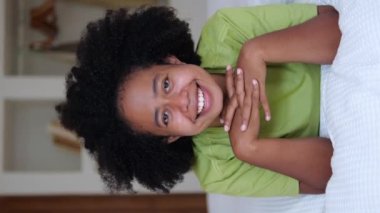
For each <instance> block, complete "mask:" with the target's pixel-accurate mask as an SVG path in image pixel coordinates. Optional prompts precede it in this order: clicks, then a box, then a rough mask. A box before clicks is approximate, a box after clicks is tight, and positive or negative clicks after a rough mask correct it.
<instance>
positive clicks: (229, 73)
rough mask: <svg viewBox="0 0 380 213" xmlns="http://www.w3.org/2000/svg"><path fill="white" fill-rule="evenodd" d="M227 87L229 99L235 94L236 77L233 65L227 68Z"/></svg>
mask: <svg viewBox="0 0 380 213" xmlns="http://www.w3.org/2000/svg"><path fill="white" fill-rule="evenodd" d="M226 87H227V94H228V98H231V97H232V96H233V95H234V93H235V86H234V76H233V70H232V66H231V65H227V67H226Z"/></svg>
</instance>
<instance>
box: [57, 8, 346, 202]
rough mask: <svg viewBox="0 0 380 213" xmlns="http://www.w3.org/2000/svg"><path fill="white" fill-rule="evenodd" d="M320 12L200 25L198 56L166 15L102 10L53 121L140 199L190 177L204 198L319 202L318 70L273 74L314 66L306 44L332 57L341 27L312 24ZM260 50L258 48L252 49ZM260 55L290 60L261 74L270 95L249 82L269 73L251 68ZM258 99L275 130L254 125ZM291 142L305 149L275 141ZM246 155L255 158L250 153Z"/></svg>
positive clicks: (247, 16)
mask: <svg viewBox="0 0 380 213" xmlns="http://www.w3.org/2000/svg"><path fill="white" fill-rule="evenodd" d="M318 9H319V7H317V6H316V5H271V6H262V7H252V8H236V9H225V10H221V11H219V12H217V13H216V14H215V15H214V16H213V17H212V18H211V19H210V20H209V21H208V22H207V23H206V25H205V27H204V30H203V32H202V35H201V39H200V42H199V44H198V50H197V53H196V52H195V51H194V50H193V46H194V44H193V41H192V40H191V36H190V32H189V28H188V25H187V23H186V22H184V21H181V20H179V19H178V18H177V17H176V15H175V12H174V10H173V9H172V8H167V7H151V8H141V9H139V10H137V11H136V12H134V13H128V12H127V11H125V10H118V11H110V12H108V13H107V15H106V17H105V18H104V19H101V20H99V21H97V22H94V23H90V24H89V25H88V27H87V32H86V33H85V34H84V36H83V37H82V39H81V42H80V45H79V48H78V52H77V56H78V63H77V65H76V66H75V67H73V68H72V70H71V71H70V73H69V74H68V77H67V100H66V102H64V103H61V104H60V105H58V106H57V111H58V112H59V114H60V118H61V122H62V123H63V125H64V126H65V127H67V128H69V129H71V130H74V131H75V132H76V133H77V134H78V135H80V136H81V137H83V138H84V139H85V143H84V144H85V147H86V148H87V149H88V150H89V151H90V153H92V154H93V156H94V157H95V159H96V160H97V162H98V164H99V172H100V174H101V176H102V178H103V180H104V181H105V182H106V183H107V184H108V186H109V187H110V188H111V189H112V190H116V191H119V190H133V187H132V184H131V182H132V181H133V180H134V179H137V181H139V182H140V183H141V184H143V185H144V186H146V187H147V188H148V189H151V190H154V191H163V192H169V190H170V189H171V188H172V187H173V186H174V185H175V184H176V183H177V182H179V181H181V180H182V178H183V174H184V173H185V172H187V171H189V170H190V168H191V167H192V168H193V170H194V171H195V173H196V175H197V176H198V179H199V181H200V182H201V185H202V186H203V187H204V189H205V190H206V191H208V192H216V193H224V194H234V195H245V196H289V195H297V194H298V193H322V192H324V188H325V184H326V182H327V179H328V178H329V177H330V175H331V170H330V167H329V163H330V157H331V153H332V150H331V144H330V142H329V141H328V140H326V139H322V138H318V137H316V136H317V135H318V126H319V97H320V94H319V91H320V80H319V79H320V73H319V66H317V65H311V64H296V63H292V64H278V62H287V61H289V60H290V61H293V58H292V57H295V58H296V59H297V60H300V61H303V60H304V58H303V57H304V56H306V57H305V58H307V59H310V58H312V59H315V58H316V59H315V61H318V59H319V58H318V56H319V55H317V56H315V55H313V54H314V52H310V51H307V50H309V48H312V49H314V47H313V46H311V47H310V44H317V47H319V48H320V49H323V50H324V51H327V52H328V50H330V49H331V50H332V51H333V53H334V48H330V46H329V45H333V46H334V45H336V41H339V39H336V38H339V37H340V34H339V31H338V30H336V29H337V26H336V25H335V24H336V20H337V17H336V16H334V11H333V10H332V12H331V13H332V14H323V15H318ZM326 16H328V17H327V18H326ZM329 17H330V18H329ZM309 19H310V21H308V20H309ZM237 23H238V24H237ZM322 24H323V25H322ZM289 26H295V27H290V28H288V27H289ZM270 32H273V33H270ZM316 32H321V33H326V32H330V34H329V33H326V34H328V36H327V37H326V38H328V39H327V40H328V41H330V38H332V39H335V40H333V41H332V42H330V43H331V44H330V43H328V42H327V43H328V45H324V44H326V42H319V40H318V39H320V37H318V36H314V37H313V36H312V37H309V36H304V35H305V33H309V34H307V35H320V34H317V33H316ZM265 33H268V34H265ZM295 33H296V34H295ZM264 34H265V35H264ZM278 35H281V36H280V37H278ZM266 38H269V39H268V40H265V39H266ZM273 38H274V39H273ZM309 38H313V39H315V40H317V41H318V42H313V41H312V42H310V41H309V40H307V39H309ZM305 39H306V40H307V41H304V40H305ZM323 39H325V38H323ZM256 40H259V41H263V43H260V44H265V45H264V46H256V44H257V43H256V42H255V41H256ZM295 40H297V42H299V41H301V44H302V45H304V44H305V46H306V47H307V48H305V50H303V52H301V53H298V52H294V53H293V52H292V51H291V50H289V49H287V48H289V47H293V46H292V45H294V48H299V47H298V45H299V44H298V43H297V42H294V41H295ZM325 40H326V39H325ZM277 41H282V42H284V43H287V44H290V45H282V43H276V42H277ZM252 43H253V44H254V45H252ZM271 44H276V45H271ZM268 46H269V47H271V48H269V49H270V50H272V52H271V51H267V52H265V53H274V52H277V50H278V52H282V53H286V54H281V56H285V59H284V61H278V60H280V59H281V60H282V59H283V58H281V57H277V56H278V55H276V54H274V55H275V56H276V57H277V58H276V57H274V58H275V61H270V60H269V62H275V63H277V64H271V65H269V66H268V67H267V69H268V74H267V76H266V77H267V85H266V88H263V87H262V86H263V85H265V84H264V83H265V82H262V81H261V80H262V79H261V78H257V79H258V80H259V83H260V84H257V81H256V86H252V84H251V83H248V84H247V83H245V82H244V79H248V80H249V82H251V81H252V80H253V79H254V78H252V75H255V74H257V70H258V69H259V68H262V67H264V68H263V69H264V71H266V69H265V68H266V67H265V64H264V66H257V65H262V64H260V63H256V62H257V61H259V62H260V60H261V59H262V58H260V57H261V56H262V55H265V56H272V55H271V54H257V55H256V54H252V53H262V52H261V50H267V49H265V48H264V49H262V47H268ZM326 46H327V47H326ZM252 47H254V48H252ZM334 47H335V46H334ZM300 49H301V50H302V48H300ZM325 49H327V50H325ZM240 50H241V52H240ZM247 50H249V51H247ZM245 51H247V52H245ZM305 51H306V52H305ZM316 52H317V53H318V51H316ZM198 54H199V55H200V56H199V55H198ZM239 54H240V56H244V57H243V59H241V58H239ZM310 55H311V56H312V57H309V56H310ZM330 55H333V54H330ZM245 56H253V57H245ZM259 56H260V57H259ZM299 56H302V57H301V58H297V57H299ZM313 56H314V57H313ZM200 58H202V63H201V61H200ZM269 59H272V58H269ZM306 61H307V60H306ZM315 61H307V62H314V63H316V62H315ZM252 63H253V65H252ZM255 63H256V64H255ZM228 64H231V65H233V66H234V65H239V66H242V68H243V70H244V75H243V70H241V69H239V70H240V71H239V72H237V74H236V75H235V74H234V76H233V74H232V71H230V72H227V74H226V75H225V71H224V67H226V66H227V65H228ZM246 68H247V69H246ZM259 71H260V70H259ZM244 86H246V87H244ZM259 86H260V89H259V88H258V87H259ZM265 89H266V91H267V93H268V94H269V103H270V104H271V115H272V117H273V120H272V121H271V122H266V123H263V122H261V123H262V124H261V126H260V122H259V120H263V119H262V117H263V116H262V115H260V116H259V112H258V110H259V109H258V104H254V103H257V99H258V97H257V95H258V91H263V90H265ZM252 90H254V91H252ZM235 92H236V94H238V95H239V97H242V99H244V106H248V107H247V109H250V110H251V114H253V115H254V116H251V117H252V119H250V120H249V125H248V123H247V126H246V127H247V128H246V131H241V130H240V125H241V123H242V122H241V121H242V112H241V110H242V109H243V107H241V106H239V107H237V105H236V104H235V105H234V103H237V102H236V99H235V97H236V96H235V95H234V93H235ZM243 93H246V94H247V95H246V96H244V94H243ZM254 95H256V96H254ZM261 97H262V96H261V94H260V98H261ZM247 100H248V101H247ZM238 102H240V100H239V101H238ZM234 106H235V108H234ZM231 108H232V109H233V110H232V111H231ZM225 110H230V111H229V112H227V113H231V112H232V115H233V119H232V122H231V123H230V124H228V122H229V120H225V121H226V122H225V123H224V125H225V127H227V128H225V129H226V130H229V127H231V128H230V129H231V130H230V131H229V132H224V131H223V126H222V124H220V123H219V118H220V117H222V116H223V115H224V111H225ZM248 114H249V113H248ZM244 118H245V117H244ZM228 125H230V126H228ZM259 127H260V128H259ZM259 135H260V137H266V138H269V139H262V140H261V138H259V137H258V136H259ZM290 137H301V138H300V139H297V140H292V139H283V138H290ZM278 138H280V139H278ZM261 141H262V143H261ZM253 146H255V147H259V149H255V150H260V151H255V152H253V151H252V150H254V149H252V147H253ZM289 165H292V166H289ZM280 173H281V174H280Z"/></svg>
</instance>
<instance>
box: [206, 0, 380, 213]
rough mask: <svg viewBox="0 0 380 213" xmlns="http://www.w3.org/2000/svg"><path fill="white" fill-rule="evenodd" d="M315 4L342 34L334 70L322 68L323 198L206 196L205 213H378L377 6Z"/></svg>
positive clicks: (373, 1) (371, 2)
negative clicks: (333, 12) (332, 16)
mask: <svg viewBox="0 0 380 213" xmlns="http://www.w3.org/2000/svg"><path fill="white" fill-rule="evenodd" d="M275 2H278V1H275ZM309 2H311V1H309ZM314 2H317V3H319V2H320V3H325V4H329V5H332V6H334V7H335V8H336V9H337V10H338V12H339V14H340V18H339V27H340V29H341V31H342V34H343V35H342V40H341V43H340V46H339V49H338V53H337V56H336V58H335V60H334V62H333V65H331V66H323V68H322V70H323V71H322V72H323V74H322V78H323V84H322V85H323V87H322V107H321V113H322V114H323V118H322V119H323V124H324V125H325V126H324V127H325V130H326V132H323V133H322V134H323V135H325V136H326V135H328V136H329V137H330V138H331V140H332V142H333V146H334V155H333V158H332V169H333V176H332V177H331V179H330V181H329V183H328V186H327V191H326V194H325V195H318V196H313V195H308V196H300V197H298V198H270V199H255V198H238V197H229V196H224V195H209V197H208V198H209V210H210V213H213V212H215V213H224V212H226V213H227V212H240V213H243V212H247V213H248V212H266V213H267V212H291V213H295V212H315V213H319V212H328V213H330V212H332V213H340V212H380V13H379V12H378V10H379V9H380V1H379V0H320V1H318V0H315V1H314ZM220 207H222V208H220Z"/></svg>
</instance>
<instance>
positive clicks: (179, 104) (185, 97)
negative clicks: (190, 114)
mask: <svg viewBox="0 0 380 213" xmlns="http://www.w3.org/2000/svg"><path fill="white" fill-rule="evenodd" d="M189 98H190V97H189V93H188V92H187V91H186V90H182V91H180V92H179V93H178V94H176V95H173V96H171V97H169V98H168V99H169V103H170V105H171V106H172V107H175V108H178V109H180V110H181V111H182V112H187V111H188V108H189Z"/></svg>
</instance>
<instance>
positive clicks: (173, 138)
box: [167, 136, 181, 143]
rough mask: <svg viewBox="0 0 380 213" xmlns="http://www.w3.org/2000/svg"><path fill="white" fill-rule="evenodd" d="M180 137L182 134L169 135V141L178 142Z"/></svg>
mask: <svg viewBox="0 0 380 213" xmlns="http://www.w3.org/2000/svg"><path fill="white" fill-rule="evenodd" d="M180 138H181V137H180V136H169V137H168V141H167V142H168V143H173V142H176V141H177V140H178V139H180Z"/></svg>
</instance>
